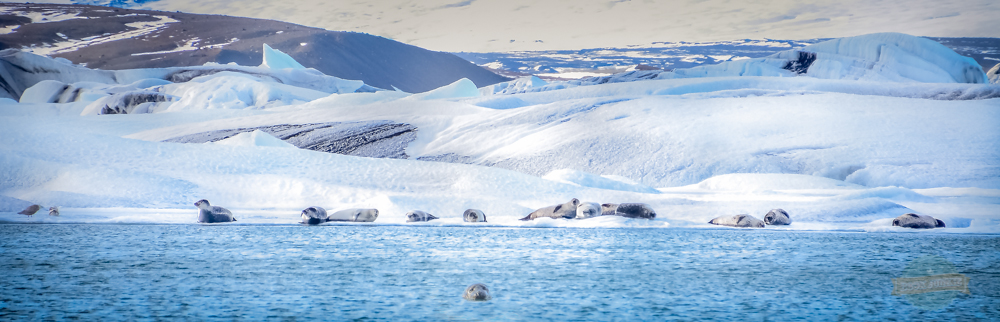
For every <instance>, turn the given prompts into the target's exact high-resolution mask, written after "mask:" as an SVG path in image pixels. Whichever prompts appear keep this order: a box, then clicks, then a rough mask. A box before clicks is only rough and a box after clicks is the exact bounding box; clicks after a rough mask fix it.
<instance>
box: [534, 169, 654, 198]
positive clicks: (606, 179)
mask: <svg viewBox="0 0 1000 322" xmlns="http://www.w3.org/2000/svg"><path fill="white" fill-rule="evenodd" d="M542 178H544V179H548V180H552V181H556V182H564V183H569V184H575V185H580V186H584V187H592V188H598V189H607V190H621V191H632V192H642V193H659V191H657V190H656V189H653V188H650V187H647V186H644V185H641V184H638V183H636V182H635V181H632V180H629V179H628V178H625V177H622V176H614V175H605V176H599V175H595V174H591V173H586V172H583V171H576V170H573V169H559V170H553V171H551V172H549V173H548V174H546V175H545V176H543V177H542Z"/></svg>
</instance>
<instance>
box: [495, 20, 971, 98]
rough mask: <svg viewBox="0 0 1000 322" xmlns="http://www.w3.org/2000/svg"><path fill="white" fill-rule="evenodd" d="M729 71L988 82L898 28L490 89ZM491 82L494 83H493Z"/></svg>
mask: <svg viewBox="0 0 1000 322" xmlns="http://www.w3.org/2000/svg"><path fill="white" fill-rule="evenodd" d="M727 76H766V77H796V76H808V77H813V78H819V79H837V80H856V81H873V82H898V83H912V82H921V83H968V84H987V83H989V82H990V81H989V79H988V78H987V76H986V73H984V72H983V69H982V67H981V66H980V65H979V63H977V62H976V61H975V59H972V58H970V57H965V56H962V55H959V54H958V53H956V52H955V51H954V50H951V49H950V48H948V47H945V46H944V45H941V44H940V43H938V42H936V41H933V40H930V39H927V38H923V37H916V36H911V35H907V34H901V33H876V34H868V35H862V36H855V37H845V38H837V39H832V40H828V41H823V42H820V43H816V44H812V45H809V46H805V47H803V48H800V49H794V50H787V51H782V52H778V53H776V54H773V55H770V56H767V57H763V58H754V59H744V60H735V61H726V62H722V63H719V64H717V65H703V66H697V67H692V68H682V69H675V70H672V71H659V70H635V71H629V72H625V73H620V74H614V75H609V76H600V77H588V78H583V79H580V80H573V81H564V82H553V83H552V84H548V85H543V86H535V87H529V86H522V87H518V88H511V89H510V90H507V91H496V90H494V91H490V94H493V93H496V94H509V93H524V92H533V91H545V90H558V89H563V88H567V87H573V86H580V85H595V84H605V83H616V82H632V81H641V80H654V79H673V78H691V77H727ZM494 86H495V85H494Z"/></svg>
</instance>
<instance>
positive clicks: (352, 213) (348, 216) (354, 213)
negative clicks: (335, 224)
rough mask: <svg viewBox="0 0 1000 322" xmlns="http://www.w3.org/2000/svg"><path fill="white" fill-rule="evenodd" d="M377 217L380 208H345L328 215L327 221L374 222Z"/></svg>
mask: <svg viewBox="0 0 1000 322" xmlns="http://www.w3.org/2000/svg"><path fill="white" fill-rule="evenodd" d="M375 219H378V209H360V208H351V209H344V210H339V211H337V212H335V213H332V214H330V216H327V217H326V221H353V222H373V221H375Z"/></svg>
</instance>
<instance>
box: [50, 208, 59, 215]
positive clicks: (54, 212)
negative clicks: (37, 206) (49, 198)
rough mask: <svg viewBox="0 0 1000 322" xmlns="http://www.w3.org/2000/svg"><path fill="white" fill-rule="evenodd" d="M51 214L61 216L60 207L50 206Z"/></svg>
mask: <svg viewBox="0 0 1000 322" xmlns="http://www.w3.org/2000/svg"><path fill="white" fill-rule="evenodd" d="M49 216H56V217H59V207H49Z"/></svg>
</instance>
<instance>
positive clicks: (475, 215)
mask: <svg viewBox="0 0 1000 322" xmlns="http://www.w3.org/2000/svg"><path fill="white" fill-rule="evenodd" d="M462 219H464V220H465V222H486V214H484V213H483V211H482V210H479V209H467V210H465V213H463V214H462Z"/></svg>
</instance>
